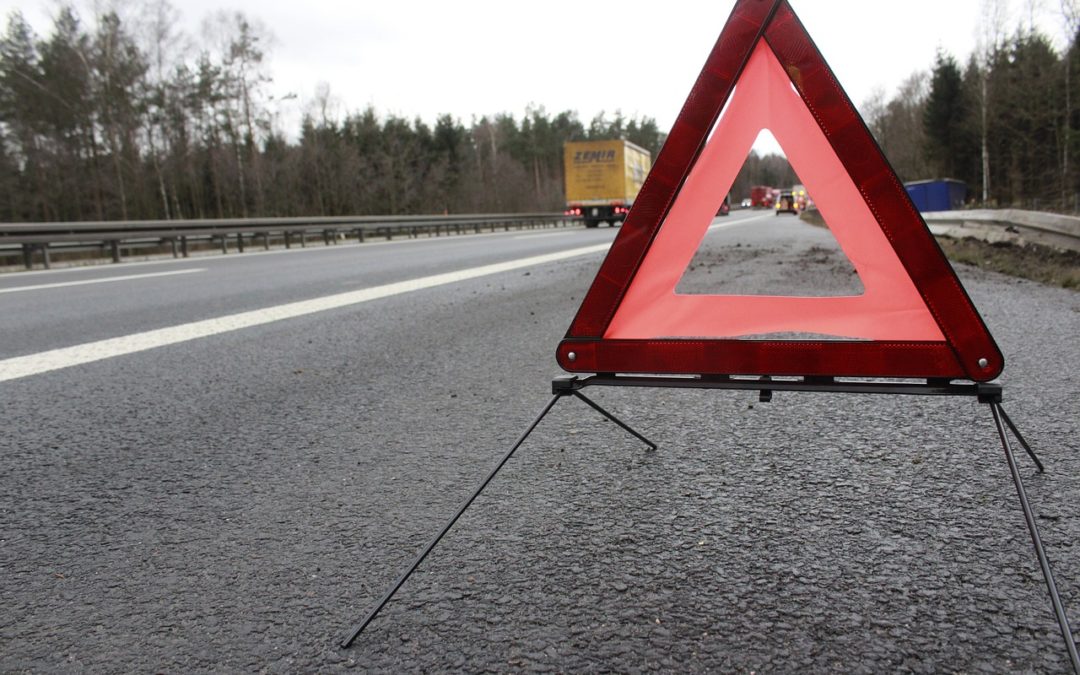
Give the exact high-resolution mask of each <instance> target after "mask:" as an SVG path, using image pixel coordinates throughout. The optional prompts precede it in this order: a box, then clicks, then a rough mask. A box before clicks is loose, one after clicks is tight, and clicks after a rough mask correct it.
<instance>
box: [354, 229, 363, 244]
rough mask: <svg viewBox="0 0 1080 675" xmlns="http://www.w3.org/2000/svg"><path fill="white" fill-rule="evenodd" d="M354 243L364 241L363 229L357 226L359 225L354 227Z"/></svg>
mask: <svg viewBox="0 0 1080 675" xmlns="http://www.w3.org/2000/svg"><path fill="white" fill-rule="evenodd" d="M356 243H358V244H363V243H364V230H363V229H361V228H359V227H358V228H356Z"/></svg>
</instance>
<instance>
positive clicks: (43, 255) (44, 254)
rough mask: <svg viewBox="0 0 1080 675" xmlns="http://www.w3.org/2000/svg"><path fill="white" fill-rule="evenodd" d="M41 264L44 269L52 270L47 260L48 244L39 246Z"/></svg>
mask: <svg viewBox="0 0 1080 675" xmlns="http://www.w3.org/2000/svg"><path fill="white" fill-rule="evenodd" d="M41 262H42V263H43V264H44V265H45V269H51V268H52V263H51V261H50V260H49V242H45V243H44V244H42V245H41Z"/></svg>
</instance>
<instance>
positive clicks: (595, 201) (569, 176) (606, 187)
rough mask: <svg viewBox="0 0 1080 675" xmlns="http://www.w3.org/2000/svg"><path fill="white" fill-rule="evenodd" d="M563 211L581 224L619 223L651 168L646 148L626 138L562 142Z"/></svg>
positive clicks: (628, 209)
mask: <svg viewBox="0 0 1080 675" xmlns="http://www.w3.org/2000/svg"><path fill="white" fill-rule="evenodd" d="M563 165H564V167H565V169H566V212H567V213H568V214H570V215H577V216H582V217H583V218H584V219H585V227H596V226H597V225H599V224H600V223H601V222H603V221H606V222H607V223H608V224H609V225H615V223H621V222H622V221H623V220H625V219H626V214H627V213H629V212H630V207H631V206H633V204H634V199H635V198H636V197H637V194H638V192H639V191H640V190H641V184H642V183H644V182H645V176H647V175H649V169H651V168H652V156H651V155H649V151H648V150H645V149H644V148H641V147H639V146H636V145H634V144H633V143H631V142H630V141H624V140H617V141H570V142H568V143H566V144H565V145H563Z"/></svg>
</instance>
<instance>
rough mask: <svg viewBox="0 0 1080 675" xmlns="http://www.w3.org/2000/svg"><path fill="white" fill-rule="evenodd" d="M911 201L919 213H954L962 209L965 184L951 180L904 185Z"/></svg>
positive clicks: (965, 191)
mask: <svg viewBox="0 0 1080 675" xmlns="http://www.w3.org/2000/svg"><path fill="white" fill-rule="evenodd" d="M904 187H905V188H907V191H908V195H909V196H910V197H911V201H913V202H915V208H917V209H919V211H920V212H922V213H925V212H927V211H955V210H956V209H962V208H963V207H964V199H965V198H966V197H967V183H965V182H963V181H959V180H953V179H952V178H943V179H940V180H918V181H914V182H912V183H904Z"/></svg>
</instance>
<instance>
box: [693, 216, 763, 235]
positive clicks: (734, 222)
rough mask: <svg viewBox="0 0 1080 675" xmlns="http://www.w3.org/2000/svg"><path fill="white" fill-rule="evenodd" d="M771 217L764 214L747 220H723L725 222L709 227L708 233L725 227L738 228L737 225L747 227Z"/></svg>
mask: <svg viewBox="0 0 1080 675" xmlns="http://www.w3.org/2000/svg"><path fill="white" fill-rule="evenodd" d="M771 215H772V214H771V213H769V214H764V215H760V216H750V217H748V218H739V219H737V220H725V221H722V222H719V223H713V224H712V225H710V226H709V232H712V231H713V230H719V229H722V228H725V227H738V226H739V225H748V224H750V223H756V222H757V221H759V220H765V219H766V218H768V217H769V216H771ZM730 217H731V216H728V218H730Z"/></svg>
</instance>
